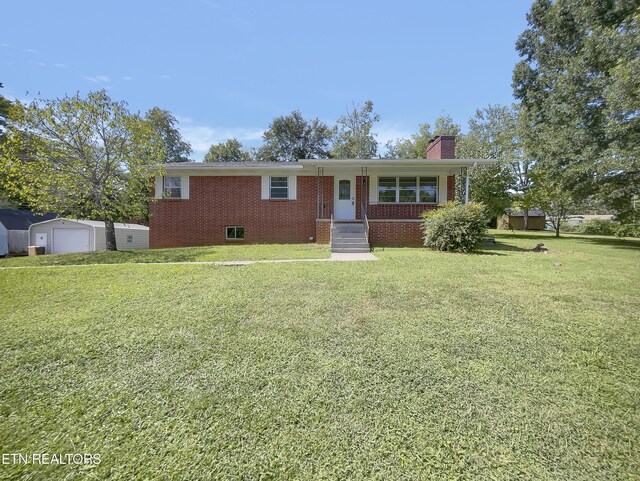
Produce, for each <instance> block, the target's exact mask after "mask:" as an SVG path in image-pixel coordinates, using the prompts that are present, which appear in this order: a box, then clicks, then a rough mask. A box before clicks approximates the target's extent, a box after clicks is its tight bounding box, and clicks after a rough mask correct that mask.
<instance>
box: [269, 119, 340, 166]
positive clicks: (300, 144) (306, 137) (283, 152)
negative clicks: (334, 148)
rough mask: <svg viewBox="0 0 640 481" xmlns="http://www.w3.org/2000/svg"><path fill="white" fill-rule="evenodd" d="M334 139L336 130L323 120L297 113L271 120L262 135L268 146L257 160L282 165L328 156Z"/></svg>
mask: <svg viewBox="0 0 640 481" xmlns="http://www.w3.org/2000/svg"><path fill="white" fill-rule="evenodd" d="M332 136H333V131H332V130H331V129H330V128H329V127H328V126H327V124H325V123H324V122H322V121H321V120H320V119H318V118H315V119H312V120H306V119H305V118H303V117H302V114H301V113H300V111H298V110H295V111H293V112H291V113H290V114H289V115H286V116H282V117H276V118H275V119H273V120H272V121H271V123H270V124H269V128H268V129H267V130H266V131H265V133H264V134H263V135H262V139H263V140H264V145H263V146H262V147H260V149H259V150H258V153H257V157H258V160H263V161H280V162H295V161H297V160H298V159H315V158H322V157H328V156H329V144H330V142H331V138H332Z"/></svg>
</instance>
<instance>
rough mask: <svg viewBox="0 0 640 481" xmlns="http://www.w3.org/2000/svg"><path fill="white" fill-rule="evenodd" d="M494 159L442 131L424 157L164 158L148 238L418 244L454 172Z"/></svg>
mask: <svg viewBox="0 0 640 481" xmlns="http://www.w3.org/2000/svg"><path fill="white" fill-rule="evenodd" d="M493 162H495V160H492V159H481V160H474V159H456V158H455V137H453V136H439V137H436V138H435V139H434V140H433V141H432V142H431V144H430V145H429V148H428V149H427V152H426V158H425V159H300V160H298V161H297V162H247V163H240V162H228V163H227V162H218V163H213V162H212V163H203V162H187V163H175V164H165V166H164V167H163V170H164V172H163V175H156V176H155V189H154V193H153V194H154V196H155V198H156V200H155V201H154V202H152V203H151V205H150V221H149V228H150V236H149V245H150V247H151V248H161V247H187V246H206V245H215V244H228V243H307V242H317V243H331V245H332V248H334V249H333V250H337V251H344V252H349V251H354V252H357V251H359V249H362V248H363V246H365V245H366V249H367V250H368V248H369V244H371V245H373V246H387V245H389V246H391V245H395V246H419V245H422V233H421V230H420V220H419V216H420V214H422V213H423V212H425V211H428V210H431V209H437V208H438V205H439V204H440V203H443V202H446V201H448V200H453V198H454V190H455V175H460V174H463V175H464V174H466V172H468V169H469V168H471V167H474V166H476V165H481V164H490V163H493ZM466 184H467V186H468V175H467V183H466ZM363 243H366V244H363Z"/></svg>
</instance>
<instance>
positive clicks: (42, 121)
mask: <svg viewBox="0 0 640 481" xmlns="http://www.w3.org/2000/svg"><path fill="white" fill-rule="evenodd" d="M163 158H164V149H163V147H162V139H161V138H160V137H159V135H158V133H157V131H156V130H155V129H154V128H153V126H152V125H151V124H150V123H149V122H147V121H145V120H144V119H143V118H141V117H140V116H139V115H134V114H131V113H129V111H128V110H127V107H126V103H125V102H117V101H114V100H111V99H110V98H109V96H108V95H107V93H106V91H104V90H101V91H98V92H91V93H89V94H88V95H87V97H85V98H82V97H80V96H79V95H76V96H73V97H68V96H67V97H64V98H62V99H56V100H43V101H35V102H33V103H31V104H30V105H22V104H21V103H19V102H16V103H15V105H14V106H12V108H11V112H10V116H9V123H8V134H7V139H6V141H5V142H4V143H3V144H2V145H0V173H2V174H4V175H2V176H0V179H1V180H2V182H3V187H5V188H6V189H7V190H8V191H9V192H10V193H11V194H12V195H15V196H16V197H18V198H20V199H21V200H22V201H24V202H26V203H27V204H29V205H30V206H32V207H33V208H34V210H36V211H38V212H55V213H57V214H60V215H65V216H69V217H74V218H90V219H97V220H102V221H104V223H105V238H106V244H107V249H109V250H116V248H117V247H116V238H115V228H114V222H117V221H124V220H127V219H128V218H130V217H135V216H140V215H143V214H144V212H145V211H146V207H147V204H148V200H149V199H148V194H149V187H150V186H149V167H154V166H155V167H159V166H160V165H161V162H162V160H163Z"/></svg>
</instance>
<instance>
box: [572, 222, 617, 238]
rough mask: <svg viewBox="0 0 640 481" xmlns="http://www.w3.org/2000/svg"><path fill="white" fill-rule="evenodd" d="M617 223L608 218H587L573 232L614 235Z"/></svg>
mask: <svg viewBox="0 0 640 481" xmlns="http://www.w3.org/2000/svg"><path fill="white" fill-rule="evenodd" d="M616 227H617V225H616V224H614V223H613V222H612V221H610V220H604V219H589V220H587V221H585V222H583V223H582V224H581V225H580V226H578V229H577V230H576V231H575V232H580V233H581V234H596V235H614V234H615V232H616Z"/></svg>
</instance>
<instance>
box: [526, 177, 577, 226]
mask: <svg viewBox="0 0 640 481" xmlns="http://www.w3.org/2000/svg"><path fill="white" fill-rule="evenodd" d="M534 177H535V182H534V183H533V187H532V189H531V191H530V197H531V199H533V202H535V203H536V205H537V206H538V207H540V209H542V211H543V212H544V214H545V217H546V218H547V219H548V221H549V222H551V225H552V226H553V230H554V231H555V234H556V237H560V226H561V224H562V221H563V220H565V219H566V218H567V217H568V216H569V214H571V212H572V211H573V210H575V208H576V203H575V201H574V199H573V197H572V196H571V193H569V192H568V191H567V189H566V188H565V187H564V185H563V183H562V181H561V179H560V178H559V177H558V176H556V175H555V172H553V171H549V170H547V171H545V170H543V168H542V166H537V167H536V169H535V174H534Z"/></svg>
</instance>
